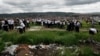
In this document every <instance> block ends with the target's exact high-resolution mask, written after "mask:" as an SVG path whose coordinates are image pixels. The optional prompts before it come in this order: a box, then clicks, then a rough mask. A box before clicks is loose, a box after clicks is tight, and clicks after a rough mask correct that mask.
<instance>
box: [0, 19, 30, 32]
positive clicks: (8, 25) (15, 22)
mask: <svg viewBox="0 0 100 56" xmlns="http://www.w3.org/2000/svg"><path fill="white" fill-rule="evenodd" d="M26 28H29V20H26V19H3V20H0V29H1V30H4V31H7V32H8V31H11V30H14V29H17V31H18V32H19V33H23V32H25V29H26Z"/></svg>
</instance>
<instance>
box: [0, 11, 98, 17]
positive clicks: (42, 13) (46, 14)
mask: <svg viewBox="0 0 100 56" xmlns="http://www.w3.org/2000/svg"><path fill="white" fill-rule="evenodd" d="M80 15H90V16H100V13H87V14H80V13H72V12H68V13H66V12H33V13H13V14H0V18H8V17H43V16H61V17H64V16H80Z"/></svg>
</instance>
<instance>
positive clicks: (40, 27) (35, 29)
mask: <svg viewBox="0 0 100 56" xmlns="http://www.w3.org/2000/svg"><path fill="white" fill-rule="evenodd" d="M40 30H48V31H66V29H59V28H45V27H42V26H34V27H31V28H29V29H28V30H27V31H40ZM80 31H88V29H80Z"/></svg>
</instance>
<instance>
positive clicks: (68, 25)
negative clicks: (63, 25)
mask: <svg viewBox="0 0 100 56" xmlns="http://www.w3.org/2000/svg"><path fill="white" fill-rule="evenodd" d="M66 30H67V31H71V25H70V22H69V21H68V22H67V29H66Z"/></svg>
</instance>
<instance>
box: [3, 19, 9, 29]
mask: <svg viewBox="0 0 100 56" xmlns="http://www.w3.org/2000/svg"><path fill="white" fill-rule="evenodd" d="M3 23H4V25H3V30H4V31H9V30H8V21H7V20H4V22H3Z"/></svg>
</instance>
